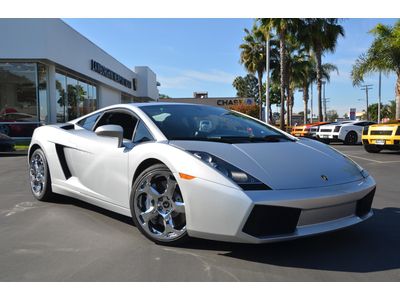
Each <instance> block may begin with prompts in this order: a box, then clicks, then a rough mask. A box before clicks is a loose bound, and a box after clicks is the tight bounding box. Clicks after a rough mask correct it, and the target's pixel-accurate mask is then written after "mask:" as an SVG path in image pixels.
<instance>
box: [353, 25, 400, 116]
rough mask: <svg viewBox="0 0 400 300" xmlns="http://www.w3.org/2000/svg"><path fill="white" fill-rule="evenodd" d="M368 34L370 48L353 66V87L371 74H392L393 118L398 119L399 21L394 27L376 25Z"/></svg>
mask: <svg viewBox="0 0 400 300" xmlns="http://www.w3.org/2000/svg"><path fill="white" fill-rule="evenodd" d="M370 33H371V34H372V35H373V36H374V40H373V42H372V44H371V46H370V47H369V49H368V50H367V52H366V53H364V54H362V55H360V57H359V58H358V59H357V60H356V62H355V64H354V65H353V70H352V72H351V77H352V79H353V85H359V84H361V83H362V82H363V81H364V77H365V76H366V75H367V74H369V73H372V72H377V71H382V72H384V73H386V74H388V73H391V72H394V73H395V74H396V76H397V80H396V87H395V94H396V100H395V103H396V113H395V116H394V117H395V118H396V119H400V20H398V21H397V22H396V23H395V25H394V26H388V25H383V24H378V25H376V26H375V27H374V28H373V29H372V30H371V31H370Z"/></svg>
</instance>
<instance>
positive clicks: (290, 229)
mask: <svg viewBox="0 0 400 300" xmlns="http://www.w3.org/2000/svg"><path fill="white" fill-rule="evenodd" d="M300 212H301V209H299V208H292V207H282V206H270V205H255V206H254V207H253V209H252V211H251V213H250V215H249V218H248V219H247V221H246V224H245V225H244V227H243V232H245V233H247V234H249V235H252V236H255V237H267V236H274V235H282V234H291V233H294V232H295V230H296V226H297V222H298V221H299V217H300Z"/></svg>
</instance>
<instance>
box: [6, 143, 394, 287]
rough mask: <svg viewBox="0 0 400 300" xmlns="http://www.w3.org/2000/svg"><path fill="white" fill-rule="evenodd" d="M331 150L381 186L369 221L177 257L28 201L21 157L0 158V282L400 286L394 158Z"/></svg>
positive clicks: (128, 225) (64, 206)
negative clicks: (359, 283) (279, 240)
mask: <svg viewBox="0 0 400 300" xmlns="http://www.w3.org/2000/svg"><path fill="white" fill-rule="evenodd" d="M334 147H335V148H336V149H338V150H340V151H342V152H343V153H345V154H347V155H349V156H350V157H351V158H352V159H354V160H355V161H357V162H358V163H359V164H360V165H362V166H363V167H364V168H366V169H367V170H368V171H369V173H370V174H372V175H373V176H374V178H375V180H376V181H377V184H378V188H377V193H376V196H375V200H374V204H373V208H374V212H375V215H374V216H373V217H372V218H371V219H369V220H367V221H366V222H364V223H362V224H359V225H356V226H353V227H351V228H348V229H345V230H342V231H338V232H334V233H331V234H327V235H321V236H316V237H310V238H306V239H301V240H296V241H290V242H283V243H276V244H264V245H242V244H230V243H220V242H213V241H205V240H192V241H191V242H190V243H188V244H186V245H185V246H182V247H178V248H169V247H163V246H158V245H155V244H153V243H151V242H150V241H148V240H146V239H145V238H144V237H143V236H142V235H141V234H140V233H139V231H138V230H137V229H136V228H135V227H134V226H133V224H132V221H131V220H130V219H129V218H127V217H124V216H121V215H118V214H115V213H112V212H108V211H105V210H103V209H100V208H97V207H94V206H92V205H89V204H85V203H83V202H81V201H78V200H74V199H71V198H65V197H63V198H58V199H55V200H54V201H52V202H47V203H41V202H38V201H36V200H34V199H33V197H32V196H31V194H30V191H29V186H28V181H27V171H26V167H27V162H26V156H23V155H22V156H21V155H1V154H0V281H400V175H399V174H400V172H399V171H400V153H395V152H386V153H385V152H382V153H379V154H369V153H366V152H365V151H364V150H363V148H362V146H342V145H334Z"/></svg>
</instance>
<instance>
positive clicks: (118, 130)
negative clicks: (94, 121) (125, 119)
mask: <svg viewBox="0 0 400 300" xmlns="http://www.w3.org/2000/svg"><path fill="white" fill-rule="evenodd" d="M95 133H96V134H97V135H98V136H108V137H116V138H118V148H119V147H121V146H122V141H123V139H124V130H123V129H122V127H121V126H119V125H103V126H99V127H97V128H96V130H95Z"/></svg>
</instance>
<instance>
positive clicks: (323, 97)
mask: <svg viewBox="0 0 400 300" xmlns="http://www.w3.org/2000/svg"><path fill="white" fill-rule="evenodd" d="M321 83H322V101H323V106H324V120H323V121H324V122H326V119H327V118H326V98H325V84H326V81H324V80H322V81H321Z"/></svg>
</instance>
